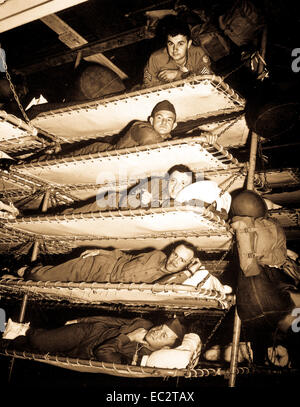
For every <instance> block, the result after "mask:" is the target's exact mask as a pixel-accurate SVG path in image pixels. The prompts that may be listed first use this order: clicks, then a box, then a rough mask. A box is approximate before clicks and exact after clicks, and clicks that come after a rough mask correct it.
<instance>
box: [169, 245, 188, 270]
mask: <svg viewBox="0 0 300 407" xmlns="http://www.w3.org/2000/svg"><path fill="white" fill-rule="evenodd" d="M193 258H194V252H193V250H192V249H190V248H189V247H186V246H184V245H179V246H177V247H176V248H175V249H174V250H173V251H172V253H171V254H170V256H169V257H168V260H167V263H166V270H168V271H169V272H171V273H177V272H178V271H181V270H184V269H185V268H186V267H187V266H188V265H189V264H190V262H191V261H192V260H193Z"/></svg>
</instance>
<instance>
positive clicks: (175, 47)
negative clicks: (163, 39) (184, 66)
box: [167, 34, 192, 62]
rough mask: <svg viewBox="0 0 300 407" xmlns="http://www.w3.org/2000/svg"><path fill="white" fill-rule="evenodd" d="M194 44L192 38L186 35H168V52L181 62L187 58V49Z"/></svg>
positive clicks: (176, 60)
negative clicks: (189, 38)
mask: <svg viewBox="0 0 300 407" xmlns="http://www.w3.org/2000/svg"><path fill="white" fill-rule="evenodd" d="M191 44H192V40H188V39H187V37H186V36H185V35H181V34H178V35H176V36H175V37H171V36H170V35H168V40H167V50H168V54H169V55H170V57H171V58H172V59H174V61H175V62H180V61H181V60H183V59H185V57H186V55H187V51H188V49H189V48H190V46H191Z"/></svg>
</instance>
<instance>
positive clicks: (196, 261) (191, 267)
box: [188, 257, 202, 274]
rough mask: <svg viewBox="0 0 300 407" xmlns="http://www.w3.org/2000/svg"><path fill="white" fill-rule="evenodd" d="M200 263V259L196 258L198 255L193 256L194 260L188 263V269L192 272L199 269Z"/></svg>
mask: <svg viewBox="0 0 300 407" xmlns="http://www.w3.org/2000/svg"><path fill="white" fill-rule="evenodd" d="M201 265H202V264H201V261H200V260H199V259H198V257H195V258H194V260H193V261H192V262H191V263H190V264H189V266H188V270H189V271H190V272H191V273H192V274H194V273H196V271H198V270H199V269H200V267H201Z"/></svg>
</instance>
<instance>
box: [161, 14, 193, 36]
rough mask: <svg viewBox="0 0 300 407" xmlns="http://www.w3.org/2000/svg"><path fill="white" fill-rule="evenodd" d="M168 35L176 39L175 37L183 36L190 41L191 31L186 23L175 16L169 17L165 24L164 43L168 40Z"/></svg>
mask: <svg viewBox="0 0 300 407" xmlns="http://www.w3.org/2000/svg"><path fill="white" fill-rule="evenodd" d="M172 17H174V18H172ZM169 35H170V36H171V37H176V35H184V36H185V37H186V38H187V40H188V41H189V40H190V39H191V30H190V27H189V25H188V23H186V22H185V21H183V20H182V19H180V18H178V17H176V16H170V18H169V20H168V23H167V24H166V27H165V41H166V42H167V40H168V36H169Z"/></svg>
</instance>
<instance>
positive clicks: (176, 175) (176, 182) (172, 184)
mask: <svg viewBox="0 0 300 407" xmlns="http://www.w3.org/2000/svg"><path fill="white" fill-rule="evenodd" d="M191 183H192V173H191V172H180V171H174V172H172V174H171V175H170V178H169V183H168V191H169V196H170V198H173V199H175V198H176V197H177V195H178V194H179V192H180V191H181V190H182V189H183V188H185V187H186V186H188V185H190V184H191Z"/></svg>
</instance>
